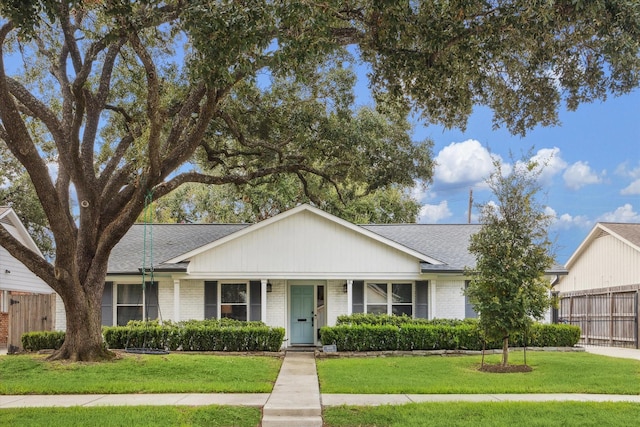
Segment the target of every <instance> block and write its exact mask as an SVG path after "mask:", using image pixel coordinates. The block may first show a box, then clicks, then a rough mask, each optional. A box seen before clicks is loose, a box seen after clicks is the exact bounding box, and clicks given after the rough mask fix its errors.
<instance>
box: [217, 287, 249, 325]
mask: <svg viewBox="0 0 640 427" xmlns="http://www.w3.org/2000/svg"><path fill="white" fill-rule="evenodd" d="M247 301H248V298H247V284H246V283H222V284H221V285H220V317H221V318H222V317H228V318H230V319H236V320H247Z"/></svg>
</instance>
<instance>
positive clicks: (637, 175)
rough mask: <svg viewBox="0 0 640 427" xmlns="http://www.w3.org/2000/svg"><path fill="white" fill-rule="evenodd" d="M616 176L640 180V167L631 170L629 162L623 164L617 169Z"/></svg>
mask: <svg viewBox="0 0 640 427" xmlns="http://www.w3.org/2000/svg"><path fill="white" fill-rule="evenodd" d="M616 174H618V175H621V176H628V177H631V178H634V179H640V165H638V166H636V167H635V168H634V169H629V162H624V163H621V164H619V165H618V167H617V168H616Z"/></svg>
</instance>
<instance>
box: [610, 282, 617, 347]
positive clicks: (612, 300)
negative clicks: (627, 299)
mask: <svg viewBox="0 0 640 427" xmlns="http://www.w3.org/2000/svg"><path fill="white" fill-rule="evenodd" d="M608 295H609V346H610V347H613V331H614V328H613V311H614V309H615V299H614V295H616V294H614V293H612V292H609V294H608Z"/></svg>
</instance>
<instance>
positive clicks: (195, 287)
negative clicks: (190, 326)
mask: <svg viewBox="0 0 640 427" xmlns="http://www.w3.org/2000/svg"><path fill="white" fill-rule="evenodd" d="M192 319H193V320H204V281H202V280H182V281H181V282H180V319H175V320H177V321H181V320H192Z"/></svg>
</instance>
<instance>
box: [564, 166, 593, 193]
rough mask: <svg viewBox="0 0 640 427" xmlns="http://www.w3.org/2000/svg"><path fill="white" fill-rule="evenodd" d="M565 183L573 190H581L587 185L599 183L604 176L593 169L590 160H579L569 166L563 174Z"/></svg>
mask: <svg viewBox="0 0 640 427" xmlns="http://www.w3.org/2000/svg"><path fill="white" fill-rule="evenodd" d="M562 177H563V178H564V183H565V185H566V186H567V187H569V188H570V189H572V190H579V189H580V188H582V187H584V186H585V185H589V184H599V183H601V182H602V178H601V177H600V175H598V174H597V173H596V172H594V171H593V169H591V166H589V162H582V161H578V162H575V163H574V164H572V165H571V166H569V167H568V168H567V170H566V171H565V172H564V174H563V175H562Z"/></svg>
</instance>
